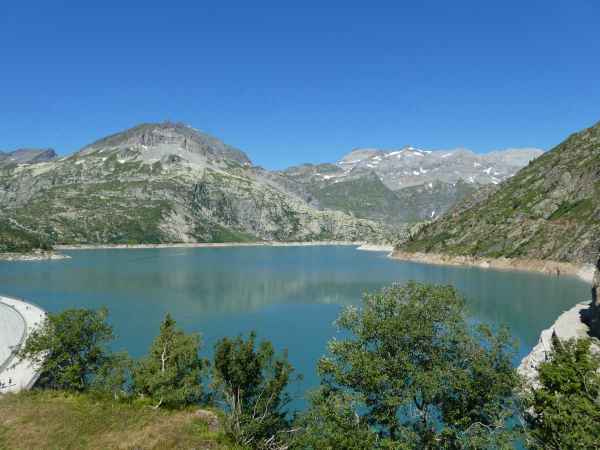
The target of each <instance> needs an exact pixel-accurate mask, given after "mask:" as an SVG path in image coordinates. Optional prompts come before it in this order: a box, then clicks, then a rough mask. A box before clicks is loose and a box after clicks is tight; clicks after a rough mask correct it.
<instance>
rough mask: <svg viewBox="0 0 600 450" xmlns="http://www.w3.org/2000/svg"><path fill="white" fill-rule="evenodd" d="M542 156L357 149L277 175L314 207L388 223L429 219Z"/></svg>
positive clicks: (505, 152) (507, 152)
mask: <svg viewBox="0 0 600 450" xmlns="http://www.w3.org/2000/svg"><path fill="white" fill-rule="evenodd" d="M542 153H543V152H542V150H538V149H507V150H501V151H494V152H490V153H487V154H483V155H481V154H476V153H473V152H471V151H469V150H464V149H457V150H438V151H429V150H420V149H417V148H415V147H404V148H402V149H399V150H387V151H385V150H380V149H372V148H368V149H356V150H353V151H351V152H350V153H348V154H347V155H345V156H344V157H342V158H341V159H340V160H339V161H338V162H337V163H335V164H332V163H326V164H318V165H313V164H304V165H301V166H294V167H290V168H288V169H286V170H284V171H282V172H280V173H281V175H283V176H285V177H287V178H289V179H291V180H293V181H295V182H296V183H298V184H300V185H302V186H304V188H305V190H306V192H308V193H309V195H310V198H309V200H310V201H311V202H312V203H313V204H314V205H315V206H321V207H324V208H335V209H340V210H342V211H345V212H348V213H352V214H354V215H356V216H357V217H363V218H376V219H378V220H382V221H384V222H387V223H389V224H399V223H405V222H415V221H422V220H430V219H434V218H438V217H440V216H441V215H442V214H444V213H445V212H446V211H447V210H448V209H449V208H451V207H452V206H454V205H455V204H456V203H458V202H459V201H460V200H462V199H464V198H465V197H466V196H468V195H470V194H472V193H473V192H474V191H476V190H477V189H479V188H480V187H481V186H483V185H486V184H498V183H500V182H502V181H503V180H505V179H507V178H508V177H510V176H512V175H514V174H515V173H516V172H517V170H519V169H520V168H522V167H523V166H525V165H526V164H527V163H528V162H529V161H531V160H532V159H534V158H536V157H538V156H539V155H541V154H542Z"/></svg>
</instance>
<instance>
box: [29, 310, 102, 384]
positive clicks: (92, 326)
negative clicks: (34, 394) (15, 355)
mask: <svg viewBox="0 0 600 450" xmlns="http://www.w3.org/2000/svg"><path fill="white" fill-rule="evenodd" d="M107 315H108V312H107V310H106V309H100V310H97V311H94V310H89V309H67V310H65V311H63V312H61V313H58V314H48V316H47V318H46V320H45V321H44V323H43V324H42V326H41V327H40V328H39V329H37V330H35V331H33V332H32V333H31V334H30V335H29V337H28V339H27V341H26V342H25V345H24V346H23V347H22V348H21V349H20V351H19V356H20V357H21V358H28V359H30V360H32V361H33V362H35V363H36V364H38V365H39V367H40V377H39V379H38V381H37V383H36V385H37V386H41V387H46V388H51V389H64V390H73V391H83V390H85V389H87V388H88V387H89V386H90V383H91V382H92V380H93V378H94V375H95V374H96V373H97V371H98V370H99V368H101V367H102V366H103V365H104V364H105V363H106V362H107V360H108V358H109V352H108V351H107V348H106V345H107V343H108V342H110V341H111V340H112V339H113V332H112V327H111V326H110V325H109V324H108V323H107V322H106V318H107Z"/></svg>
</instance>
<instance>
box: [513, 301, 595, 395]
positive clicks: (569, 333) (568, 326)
mask: <svg viewBox="0 0 600 450" xmlns="http://www.w3.org/2000/svg"><path fill="white" fill-rule="evenodd" d="M589 307H590V304H589V302H585V303H579V304H577V305H575V306H574V307H573V308H571V309H569V310H568V311H565V312H564V313H562V314H561V315H560V316H559V317H558V319H556V322H554V323H553V324H552V326H551V327H550V328H547V329H545V330H543V331H542V332H541V334H540V339H539V340H538V343H537V344H536V345H535V347H533V349H532V350H531V352H529V354H528V355H527V356H525V358H523V359H522V360H521V364H519V367H518V368H517V372H518V373H519V374H520V375H521V376H522V377H523V378H524V379H525V380H526V383H527V386H528V387H531V388H533V389H536V388H537V387H538V386H539V382H538V380H537V369H538V366H539V365H540V363H542V362H544V361H545V360H546V358H547V356H548V353H549V352H550V351H551V350H552V336H556V337H558V338H559V339H560V340H562V341H565V340H569V339H580V338H589V337H590V336H589V331H590V328H589V326H588V325H587V324H585V323H584V322H583V321H582V317H583V316H584V314H585V312H586V311H587V310H588V309H589Z"/></svg>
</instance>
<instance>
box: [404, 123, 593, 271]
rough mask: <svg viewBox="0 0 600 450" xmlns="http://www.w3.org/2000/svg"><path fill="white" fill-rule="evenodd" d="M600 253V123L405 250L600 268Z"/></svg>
mask: <svg viewBox="0 0 600 450" xmlns="http://www.w3.org/2000/svg"><path fill="white" fill-rule="evenodd" d="M598 248H600V123H598V124H596V125H594V126H593V127H591V128H588V129H586V130H583V131H581V132H579V133H575V134H573V135H571V136H570V137H569V138H568V139H567V140H565V141H564V142H563V143H561V144H560V145H558V146H556V147H555V148H553V149H552V150H551V151H549V152H547V153H545V154H544V155H542V156H540V157H539V158H537V159H535V160H533V161H532V162H530V163H529V165H528V166H527V167H525V168H523V169H522V170H520V171H519V172H518V173H517V174H516V175H515V176H514V177H512V178H509V179H507V180H506V181H504V182H502V183H501V184H500V185H499V186H498V187H497V188H496V189H493V188H492V189H487V190H484V191H478V192H477V194H476V196H475V197H469V198H467V199H466V200H465V201H464V202H463V203H462V204H460V205H457V206H456V207H455V208H454V209H453V210H452V211H451V212H449V213H448V214H447V215H446V216H445V217H442V218H441V219H439V220H437V221H435V222H433V223H431V224H429V225H428V226H426V227H424V228H423V229H422V230H421V231H420V232H419V233H417V234H416V235H415V236H414V237H413V238H412V239H411V240H410V241H408V242H406V243H404V244H402V245H400V246H399V249H400V250H403V251H408V252H432V253H444V254H449V255H471V256H478V257H510V258H533V259H548V260H555V261H570V262H576V263H595V262H596V260H597V258H598V253H597V252H598Z"/></svg>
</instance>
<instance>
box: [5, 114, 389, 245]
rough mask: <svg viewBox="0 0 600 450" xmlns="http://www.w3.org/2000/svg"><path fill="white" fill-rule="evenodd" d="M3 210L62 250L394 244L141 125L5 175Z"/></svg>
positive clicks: (380, 232)
mask: <svg viewBox="0 0 600 450" xmlns="http://www.w3.org/2000/svg"><path fill="white" fill-rule="evenodd" d="M0 209H2V211H3V213H4V214H5V216H6V217H10V218H12V219H14V220H16V221H17V222H18V223H19V224H22V225H23V226H24V227H26V228H27V229H31V230H34V231H38V232H43V233H44V235H45V236H47V237H48V239H49V240H50V241H52V242H54V243H61V244H62V243H71V244H77V243H88V244H90V243H91V244H93V243H161V242H227V241H249V240H281V241H309V240H351V241H356V240H361V241H362V240H369V241H381V240H386V239H387V237H388V236H389V232H388V230H387V229H386V228H385V227H383V226H382V225H380V224H378V223H376V222H373V221H368V220H361V219H356V218H353V217H351V216H349V215H347V214H344V213H342V212H339V211H329V210H317V209H315V208H314V207H313V206H311V205H310V204H309V203H308V202H307V199H306V198H305V197H304V196H303V189H302V188H301V187H291V186H290V180H288V179H286V178H283V177H281V176H280V175H278V174H276V173H272V172H267V171H265V170H264V169H261V168H258V167H255V166H253V165H252V163H251V161H250V159H249V158H248V156H247V155H246V154H244V153H243V152H241V151H240V150H237V149H235V148H233V147H231V146H228V145H226V144H224V143H223V142H221V141H220V140H218V139H216V138H213V137H211V136H208V135H206V134H204V133H201V132H199V131H198V130H195V129H194V128H191V127H189V126H186V125H182V124H175V123H168V122H167V123H161V124H142V125H139V126H137V127H134V128H132V129H129V130H126V131H124V132H121V133H117V134H114V135H111V136H109V137H106V138H103V139H100V140H98V141H96V142H94V143H93V144H91V145H88V146H86V147H85V148H83V149H82V150H80V151H79V152H77V153H75V154H73V155H71V156H69V157H66V158H59V159H51V160H49V161H43V162H38V163H35V164H17V165H15V164H11V165H7V166H4V167H0Z"/></svg>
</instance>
